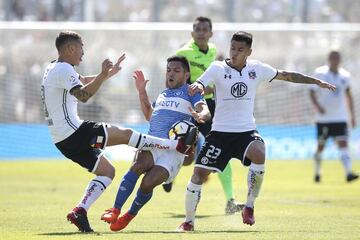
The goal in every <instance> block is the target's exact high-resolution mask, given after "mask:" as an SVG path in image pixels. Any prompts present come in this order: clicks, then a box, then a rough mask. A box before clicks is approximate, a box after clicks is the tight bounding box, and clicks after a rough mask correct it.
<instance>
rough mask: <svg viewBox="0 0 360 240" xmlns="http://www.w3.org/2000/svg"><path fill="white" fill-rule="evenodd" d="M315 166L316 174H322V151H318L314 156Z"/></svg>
mask: <svg viewBox="0 0 360 240" xmlns="http://www.w3.org/2000/svg"><path fill="white" fill-rule="evenodd" d="M314 160H315V161H314V168H315V175H320V174H321V170H320V167H321V153H320V152H316V153H315V156H314Z"/></svg>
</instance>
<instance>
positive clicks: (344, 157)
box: [339, 148, 352, 175]
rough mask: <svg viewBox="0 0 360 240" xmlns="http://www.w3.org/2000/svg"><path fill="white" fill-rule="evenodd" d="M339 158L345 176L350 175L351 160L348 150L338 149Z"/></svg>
mask: <svg viewBox="0 0 360 240" xmlns="http://www.w3.org/2000/svg"><path fill="white" fill-rule="evenodd" d="M339 150H340V158H341V162H342V164H343V166H344V169H345V174H346V175H348V174H350V173H351V167H352V166H351V159H350V154H349V150H348V148H340V149H339Z"/></svg>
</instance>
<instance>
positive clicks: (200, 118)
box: [189, 107, 206, 123]
mask: <svg viewBox="0 0 360 240" xmlns="http://www.w3.org/2000/svg"><path fill="white" fill-rule="evenodd" d="M189 112H190V113H191V115H192V116H193V118H194V119H195V121H196V122H198V123H205V122H206V121H205V119H204V118H203V116H202V115H201V114H200V113H198V112H196V111H195V110H194V109H193V108H192V107H189Z"/></svg>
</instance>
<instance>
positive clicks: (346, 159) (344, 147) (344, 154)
mask: <svg viewBox="0 0 360 240" xmlns="http://www.w3.org/2000/svg"><path fill="white" fill-rule="evenodd" d="M336 142H337V144H338V147H339V151H340V159H341V162H342V164H343V166H344V170H345V175H346V181H347V182H351V181H353V180H356V179H358V178H359V175H357V174H355V173H353V172H352V164H351V158H350V153H349V149H348V138H347V137H345V136H343V137H341V138H337V139H336Z"/></svg>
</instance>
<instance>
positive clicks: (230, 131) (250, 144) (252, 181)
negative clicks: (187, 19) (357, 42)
mask: <svg viewBox="0 0 360 240" xmlns="http://www.w3.org/2000/svg"><path fill="white" fill-rule="evenodd" d="M251 45H252V35H251V34H250V33H246V32H236V33H235V34H234V35H233V36H232V39H231V44H230V58H228V59H225V60H224V61H222V62H219V61H215V62H213V63H212V64H211V65H210V67H209V68H208V69H207V70H206V71H205V72H204V74H203V75H201V76H200V78H199V79H198V80H197V81H196V82H195V83H193V84H191V85H190V88H189V93H190V95H191V94H194V93H196V92H203V90H204V88H205V87H206V86H208V85H209V84H214V85H215V89H216V91H215V93H216V94H215V101H216V108H215V116H214V118H213V124H212V129H211V132H210V134H209V135H208V136H207V137H206V139H205V144H204V145H203V147H202V149H201V151H200V154H199V156H198V157H197V159H196V163H195V168H194V172H193V175H192V177H191V180H190V181H189V183H188V185H187V189H186V197H185V198H186V199H185V208H186V218H185V221H184V222H183V223H182V224H181V225H180V226H179V227H178V228H177V230H178V231H193V230H194V222H195V211H196V207H197V204H198V203H199V201H200V196H201V188H202V184H203V183H204V181H205V180H206V178H207V177H208V175H209V174H210V173H211V172H221V171H223V170H224V168H225V167H226V165H227V164H228V162H229V160H230V159H231V158H237V159H240V160H241V162H242V164H244V165H245V166H250V168H249V173H248V180H247V181H248V194H247V201H246V203H245V208H244V209H243V211H242V218H243V222H244V223H245V224H250V225H253V224H254V223H255V217H254V202H255V198H256V197H257V196H258V194H259V192H260V187H261V184H262V181H263V176H264V173H265V165H264V164H265V145H264V141H263V139H262V138H261V136H260V134H259V133H258V131H257V130H256V126H255V118H254V102H255V95H256V88H257V86H258V85H259V84H260V83H261V82H265V81H271V80H273V79H279V80H284V81H289V82H294V83H312V84H317V85H319V86H320V87H323V88H329V89H331V90H334V89H335V87H334V86H333V85H331V84H329V83H326V82H324V81H322V80H319V79H315V78H312V77H309V76H306V75H303V74H301V73H297V72H289V71H283V70H276V69H275V68H273V67H271V66H269V65H267V64H264V63H261V62H259V61H255V60H248V59H247V58H248V57H249V56H250V54H251V52H252V49H251Z"/></svg>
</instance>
